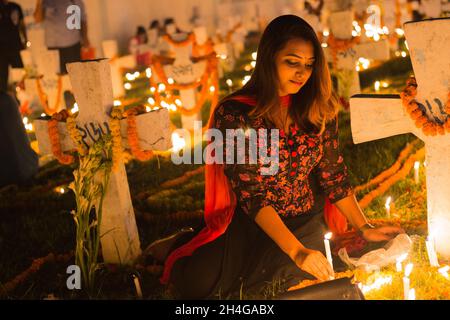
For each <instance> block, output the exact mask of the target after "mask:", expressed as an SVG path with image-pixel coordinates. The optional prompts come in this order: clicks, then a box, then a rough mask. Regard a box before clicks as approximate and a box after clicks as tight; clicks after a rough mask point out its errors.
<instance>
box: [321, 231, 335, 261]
mask: <svg viewBox="0 0 450 320" xmlns="http://www.w3.org/2000/svg"><path fill="white" fill-rule="evenodd" d="M332 236H333V234H332V233H331V232H328V233H327V234H325V237H324V240H323V242H324V244H325V253H326V255H327V260H328V262H329V263H330V266H331V269H333V257H332V256H331V248H330V239H331V237H332Z"/></svg>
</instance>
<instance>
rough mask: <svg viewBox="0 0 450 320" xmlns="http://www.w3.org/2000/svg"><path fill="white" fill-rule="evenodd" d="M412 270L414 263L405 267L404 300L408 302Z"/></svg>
mask: <svg viewBox="0 0 450 320" xmlns="http://www.w3.org/2000/svg"><path fill="white" fill-rule="evenodd" d="M412 268H413V264H412V263H408V264H407V265H406V267H405V276H404V277H403V298H404V299H405V300H408V297H409V283H410V281H409V275H410V274H411V271H412Z"/></svg>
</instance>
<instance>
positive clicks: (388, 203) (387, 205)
mask: <svg viewBox="0 0 450 320" xmlns="http://www.w3.org/2000/svg"><path fill="white" fill-rule="evenodd" d="M391 201H392V197H390V196H389V197H388V198H387V199H386V204H385V205H384V206H385V207H386V217H387V218H390V217H391Z"/></svg>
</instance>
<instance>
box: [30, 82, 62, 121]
mask: <svg viewBox="0 0 450 320" xmlns="http://www.w3.org/2000/svg"><path fill="white" fill-rule="evenodd" d="M36 85H37V90H38V95H39V101H40V102H41V104H42V106H43V107H44V111H45V113H46V114H48V115H50V116H51V115H53V114H54V113H55V112H56V111H58V108H59V105H60V104H61V94H62V77H61V76H58V91H57V95H56V102H55V106H54V107H53V108H50V107H49V105H48V95H47V94H46V93H45V92H44V90H43V89H42V85H41V79H40V78H37V79H36Z"/></svg>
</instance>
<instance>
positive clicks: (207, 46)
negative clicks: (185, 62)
mask: <svg viewBox="0 0 450 320" xmlns="http://www.w3.org/2000/svg"><path fill="white" fill-rule="evenodd" d="M212 53H214V43H213V42H212V40H211V39H208V40H207V41H206V42H205V43H204V44H198V43H197V40H196V41H194V45H193V47H192V57H193V58H200V57H206V56H209V55H211V54H212Z"/></svg>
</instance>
